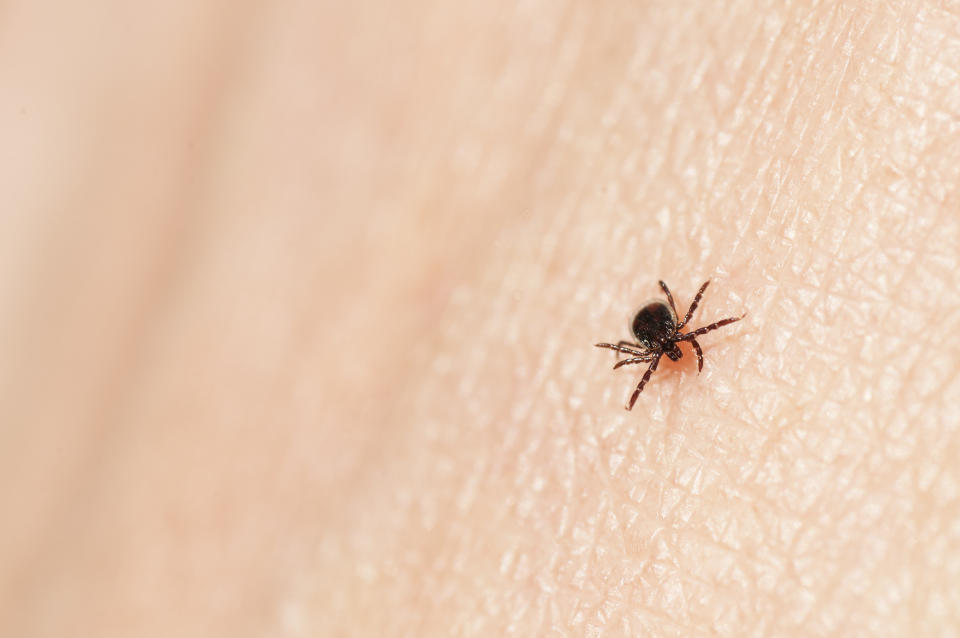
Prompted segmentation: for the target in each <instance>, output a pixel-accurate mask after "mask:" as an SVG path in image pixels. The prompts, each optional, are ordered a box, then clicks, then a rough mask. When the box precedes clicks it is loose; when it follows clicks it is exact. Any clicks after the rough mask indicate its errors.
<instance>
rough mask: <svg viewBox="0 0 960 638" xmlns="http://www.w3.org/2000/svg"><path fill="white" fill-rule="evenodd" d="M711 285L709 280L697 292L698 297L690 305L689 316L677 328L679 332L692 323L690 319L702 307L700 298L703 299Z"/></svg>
mask: <svg viewBox="0 0 960 638" xmlns="http://www.w3.org/2000/svg"><path fill="white" fill-rule="evenodd" d="M709 285H710V280H709V279H707V280H706V281H705V282H703V285H702V286H700V290H698V291H697V296H696V297H694V298H693V303H692V304H690V310H687V316H686V317H684V318H683V321H681V322H680V325H678V326H677V330H679V329H680V328H682V327H684V326H685V325H687V322H688V321H690V317H692V316H693V313H694V312H695V311H696V310H697V306H699V305H700V298H701V297H703V291H704V290H706V289H707V286H709Z"/></svg>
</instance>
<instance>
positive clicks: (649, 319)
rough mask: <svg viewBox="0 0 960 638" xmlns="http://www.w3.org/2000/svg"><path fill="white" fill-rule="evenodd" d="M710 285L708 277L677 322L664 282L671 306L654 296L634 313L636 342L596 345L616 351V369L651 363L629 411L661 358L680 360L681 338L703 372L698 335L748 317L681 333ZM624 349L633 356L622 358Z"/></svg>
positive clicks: (665, 288)
mask: <svg viewBox="0 0 960 638" xmlns="http://www.w3.org/2000/svg"><path fill="white" fill-rule="evenodd" d="M709 285H710V281H709V280H707V281H706V282H704V284H703V285H702V286H700V290H699V291H698V292H697V296H696V297H694V298H693V303H692V304H690V309H689V310H687V314H686V316H685V317H684V318H683V321H681V322H679V323H677V307H676V305H674V303H673V295H671V294H670V289H669V288H667V284H665V283H664V282H662V281H661V282H660V287H661V288H663V292H664V293H665V294H666V295H667V301H669V302H670V305H669V306H668V305H667V304H665V303H663V301H661V300H659V299H655V300H653V301H649V302H647V303H646V304H644V305H643V306H642V307H641V308H640V310H638V311H637V314H635V315H634V316H633V320H632V321H631V322H630V332H632V333H633V336H634V337H635V338H636V340H637V341H636V343H634V342H632V341H618V342H617V343H616V344H613V343H598V344H596V346H597V347H598V348H608V349H610V350H615V351H616V352H617V359H618V361H617V363H616V364H614V366H613V369H614V370H616V369H617V368H619V367H620V366H627V365H632V364H635V363H643V362H646V361H649V362H650V367H649V368H647V371H646V373H645V374H644V375H643V378H642V379H640V383H638V384H637V389H636V390H634V391H633V396H631V397H630V402H629V403H627V409H628V410H631V409H633V404H634V403H636V402H637V397H639V396H640V393H641V392H643V386H645V385H647V381H648V380H649V379H650V375H652V374H653V373H654V371H655V370H656V369H657V366H658V365H659V364H660V357H662V356H664V355H666V356H667V357H669V358H670V359H671V360H673V361H678V360H679V359H680V357H682V356H683V352H682V351H681V350H680V346H679V343H680V342H681V341H689V342H690V345H691V346H693V349H694V350H695V351H696V353H697V374H699V373H700V371H701V370H703V351H702V350H701V349H700V344H699V343H697V337H699V336H700V335H702V334H704V333H707V332H710V331H711V330H716V329H717V328H721V327H723V326H726V325H728V324H731V323H733V322H734V321H740V320H741V319H743V318H744V317H746V316H747V313H743V314H742V315H740V316H739V317H731V318H729V319H721V320H720V321H716V322H714V323H711V324H710V325H709V326H704V327H703V328H697V329H696V330H694V331H692V332H687V333H682V332H680V330H682V329H683V327H684V326H686V325H687V322H688V321H690V317H692V316H693V312H694V311H695V310H696V309H697V305H699V303H700V298H701V297H703V291H704V290H706V289H707V286H709ZM621 352H623V353H626V354H630V355H633V356H632V357H630V358H628V359H624V360H623V361H619V359H620V354H619V353H621Z"/></svg>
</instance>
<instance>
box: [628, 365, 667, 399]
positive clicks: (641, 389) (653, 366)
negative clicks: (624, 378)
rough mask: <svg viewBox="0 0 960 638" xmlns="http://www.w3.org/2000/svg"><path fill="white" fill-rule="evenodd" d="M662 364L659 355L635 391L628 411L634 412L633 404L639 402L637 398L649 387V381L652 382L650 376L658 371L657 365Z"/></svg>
mask: <svg viewBox="0 0 960 638" xmlns="http://www.w3.org/2000/svg"><path fill="white" fill-rule="evenodd" d="M659 363H660V355H657V357H656V359H654V360H653V361H652V362H651V363H650V367H649V368H647V371H646V373H644V375H643V378H642V379H640V383H638V384H637V389H636V390H634V391H633V396H631V397H630V403H628V404H627V409H628V410H632V409H633V404H634V403H636V402H637V397H638V396H640V393H641V392H643V386H645V385H647V381H649V380H650V375H651V374H653V371H654V370H656V369H657V365H659Z"/></svg>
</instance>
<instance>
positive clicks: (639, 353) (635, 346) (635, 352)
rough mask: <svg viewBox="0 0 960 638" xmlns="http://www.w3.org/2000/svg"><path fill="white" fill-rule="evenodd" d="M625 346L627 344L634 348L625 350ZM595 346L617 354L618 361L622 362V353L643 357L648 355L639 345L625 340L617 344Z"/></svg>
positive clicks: (597, 344)
mask: <svg viewBox="0 0 960 638" xmlns="http://www.w3.org/2000/svg"><path fill="white" fill-rule="evenodd" d="M623 344H627V345H628V346H632V347H630V348H624V347H623ZM593 345H595V346H596V347H598V348H606V349H608V350H613V351H614V352H616V353H617V361H619V360H620V353H621V352H625V353H627V354H632V355H634V356H642V355H644V354H646V353H645V352H644V351H643V350H641V349H640V346H639V345H638V344H636V343H633V342H632V341H627V340H625V339H621V340H620V341H618V342H616V343H595V344H593Z"/></svg>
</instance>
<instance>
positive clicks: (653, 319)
mask: <svg viewBox="0 0 960 638" xmlns="http://www.w3.org/2000/svg"><path fill="white" fill-rule="evenodd" d="M676 325H677V317H676V316H675V315H674V314H673V310H671V309H670V306H668V305H667V304H665V303H663V302H662V301H660V300H659V299H657V300H654V301H649V302H647V303H645V304H644V305H643V306H641V307H640V309H639V310H637V312H636V314H634V315H633V321H631V322H630V332H632V333H633V336H634V337H636V338H637V342H638V343H640V344H641V345H643V346H644V347H646V348H653V347H654V346H657V345H660V344H662V343H664V342H666V341H668V340H669V339H670V336H671V335H672V334H673V331H674V328H675V327H676Z"/></svg>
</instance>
